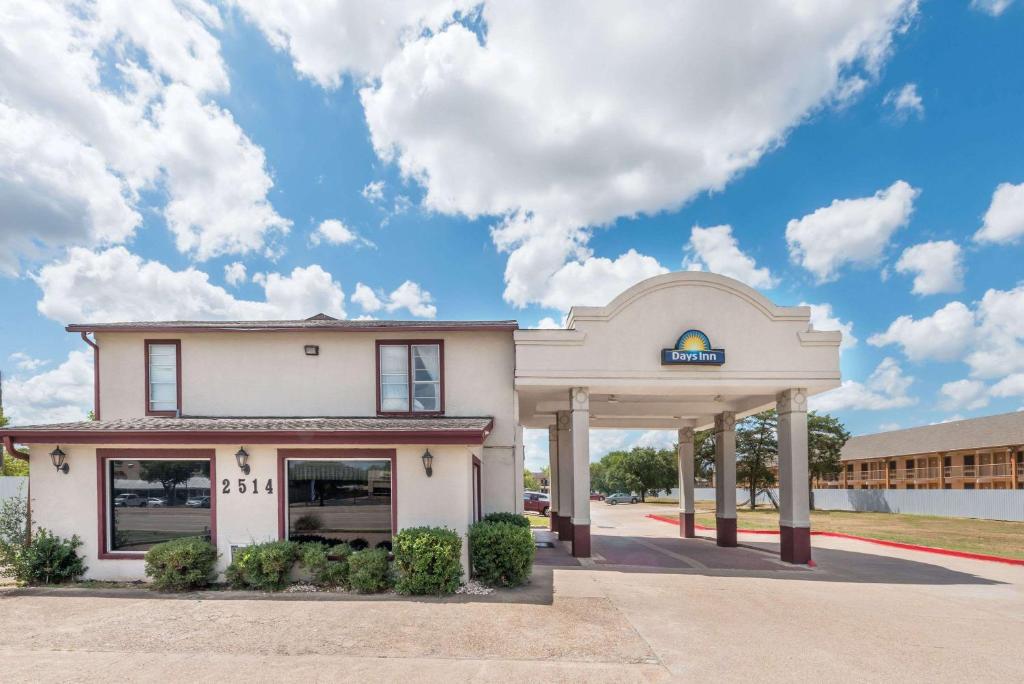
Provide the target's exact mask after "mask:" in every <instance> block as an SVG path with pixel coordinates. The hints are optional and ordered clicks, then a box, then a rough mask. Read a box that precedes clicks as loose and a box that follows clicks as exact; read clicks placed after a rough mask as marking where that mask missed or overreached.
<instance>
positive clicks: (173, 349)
mask: <svg viewBox="0 0 1024 684" xmlns="http://www.w3.org/2000/svg"><path fill="white" fill-rule="evenodd" d="M146 348H147V354H146V356H147V363H148V364H149V366H148V369H147V377H148V385H147V387H146V391H147V394H148V396H147V398H146V401H147V402H148V403H147V406H146V407H147V410H148V411H149V412H151V413H157V412H161V413H162V412H166V413H174V412H176V411H177V410H178V409H179V406H178V344H177V343H176V342H170V343H166V342H160V343H156V342H149V343H147V345H146Z"/></svg>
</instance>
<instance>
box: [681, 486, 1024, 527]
mask: <svg viewBox="0 0 1024 684" xmlns="http://www.w3.org/2000/svg"><path fill="white" fill-rule="evenodd" d="M772 494H774V495H775V500H776V501H778V497H779V491H778V490H777V489H773V490H772ZM664 498H666V499H675V500H676V501H678V500H679V490H678V489H673V490H672V492H671V494H669V495H668V496H666V497H664ZM693 498H694V500H696V501H714V500H715V490H714V489H712V488H710V487H698V488H696V489H694V490H693ZM749 500H750V494H749V493H748V492H747V490H746V489H737V490H736V501H737V502H738V503H742V502H744V501H749ZM757 503H759V504H767V503H769V501H768V497H767V496H765V494H764V493H762V494H760V495H758V497H757ZM814 507H815V508H818V509H821V510H823V511H871V512H876V513H910V514H913V515H939V516H945V517H950V518H982V519H986V520H1013V521H1019V522H1024V489H1016V490H1014V489H815V490H814Z"/></svg>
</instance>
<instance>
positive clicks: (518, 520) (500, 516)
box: [480, 513, 530, 529]
mask: <svg viewBox="0 0 1024 684" xmlns="http://www.w3.org/2000/svg"><path fill="white" fill-rule="evenodd" d="M480 522H486V523H508V524H510V525H518V526H519V527H525V528H526V529H530V520H529V518H527V517H526V516H525V515H523V514H521V513H488V514H487V515H485V516H484V519H483V520H481V521H480Z"/></svg>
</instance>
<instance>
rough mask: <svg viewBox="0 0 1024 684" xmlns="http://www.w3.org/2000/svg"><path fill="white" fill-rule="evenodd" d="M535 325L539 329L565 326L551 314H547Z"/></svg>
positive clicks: (555, 328) (556, 328)
mask: <svg viewBox="0 0 1024 684" xmlns="http://www.w3.org/2000/svg"><path fill="white" fill-rule="evenodd" d="M533 327H534V328H535V329H537V330H561V329H562V328H563V327H564V326H563V325H562V324H561V323H559V322H558V321H556V320H555V319H554V318H552V317H551V316H545V317H544V318H542V319H540V320H539V321H537V325H535V326H533Z"/></svg>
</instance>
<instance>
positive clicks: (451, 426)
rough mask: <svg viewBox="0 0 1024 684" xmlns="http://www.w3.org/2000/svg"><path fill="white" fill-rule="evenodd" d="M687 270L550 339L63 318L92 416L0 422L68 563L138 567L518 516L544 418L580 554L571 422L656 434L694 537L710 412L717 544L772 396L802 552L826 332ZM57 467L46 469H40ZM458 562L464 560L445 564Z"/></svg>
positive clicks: (733, 284)
mask: <svg viewBox="0 0 1024 684" xmlns="http://www.w3.org/2000/svg"><path fill="white" fill-rule="evenodd" d="M809 321H810V311H809V309H808V308H807V307H779V306H776V305H775V304H773V303H772V302H770V301H768V300H767V299H766V298H765V297H764V296H762V295H761V294H759V293H757V292H756V291H754V290H753V289H751V288H749V287H747V286H746V285H744V284H742V283H740V282H738V281H735V280H732V279H729V278H725V277H722V276H718V275H714V274H708V273H691V272H688V273H669V274H665V275H661V276H657V277H654V278H651V279H648V280H646V281H643V282H641V283H639V284H637V285H635V286H633V287H631V288H630V289H628V290H626V291H625V292H623V293H621V294H620V295H619V296H617V297H616V298H615V299H614V300H613V301H611V302H609V303H608V304H607V305H606V306H603V307H575V308H573V309H572V310H571V311H570V314H569V317H568V320H567V325H566V328H565V329H560V330H519V329H518V326H517V324H516V323H515V322H514V321H458V322H441V321H416V322H407V321H338V320H333V319H331V318H329V317H326V316H315V317H313V318H311V319H308V320H301V321H258V322H153V323H108V324H77V325H70V326H68V328H67V329H68V331H69V332H73V333H80V334H81V336H82V338H83V339H84V340H85V343H88V344H89V345H90V346H92V347H93V350H94V354H95V367H96V382H95V385H96V396H95V412H96V416H97V418H98V420H95V421H85V422H80V423H69V424H57V425H35V426H21V427H17V426H15V427H7V428H2V429H0V438H2V439H3V440H4V442H5V446H6V447H7V448H8V449H9V450H13V446H14V444H16V443H17V444H21V445H25V446H27V448H28V450H29V458H30V461H31V469H30V472H31V475H30V498H31V506H32V518H33V521H34V523H35V524H37V525H40V526H43V527H46V528H49V529H50V530H52V531H53V532H55V533H57V534H60V535H63V536H70V535H72V534H78V535H79V536H80V537H81V538H82V540H83V541H84V543H85V546H84V547H83V549H82V551H83V553H84V555H85V557H86V560H87V563H88V566H89V570H88V574H87V577H90V578H96V579H123V578H141V577H143V574H144V573H143V561H142V557H143V554H144V553H145V550H146V549H147V548H149V547H150V546H151V545H152V544H153V543H156V542H159V541H162V540H166V539H169V538H172V537H176V536H183V535H202V536H206V537H208V538H209V539H210V540H211V541H212V542H213V543H214V544H216V546H217V548H218V550H219V551H220V554H221V558H220V561H219V563H220V568H221V569H223V568H224V567H226V565H227V564H228V562H230V557H231V549H232V547H237V546H239V545H246V544H250V543H252V542H254V541H263V540H269V539H279V538H296V537H298V538H302V537H307V538H308V536H310V535H316V536H321V537H328V538H331V539H339V540H341V539H344V540H353V539H363V540H365V541H366V542H367V543H368V544H370V545H375V544H379V543H383V542H386V541H387V540H389V539H390V537H391V535H392V533H393V532H395V531H396V530H398V529H401V528H404V527H409V526H416V525H444V526H447V527H450V528H452V529H454V530H456V531H458V532H459V533H460V534H465V533H466V531H467V528H468V526H469V525H470V524H471V523H472V522H473V521H474V520H476V519H478V518H479V517H480V516H482V515H485V514H486V513H488V512H491V511H508V510H521V509H522V482H523V477H522V472H523V439H522V435H523V428H524V427H530V428H546V429H547V430H548V434H549V450H550V459H551V473H552V475H551V510H552V515H551V518H552V527H553V529H555V530H557V532H558V535H559V537H560V538H561V539H562V540H564V541H567V542H569V544H568V546H569V547H570V548H571V550H572V553H573V554H574V555H576V556H579V557H586V556H589V554H590V533H591V531H590V499H589V494H590V468H589V461H590V459H589V436H588V431H589V429H591V428H644V429H675V430H678V436H679V442H680V446H679V461H680V471H681V473H682V478H681V484H682V486H681V489H682V492H683V496H682V498H681V503H680V519H681V522H682V523H683V524H682V525H681V526H680V532H681V534H683V535H684V536H692V535H693V485H694V482H693V456H694V454H693V446H694V445H693V433H694V430H697V429H702V428H705V427H709V426H714V429H715V430H716V431H717V433H718V439H717V440H716V444H717V447H718V453H717V454H716V467H717V472H718V473H720V477H718V478H717V485H718V493H717V494H718V496H717V503H716V506H717V510H716V515H717V521H718V530H717V537H718V543H719V544H721V545H723V546H734V545H735V544H736V483H735V479H736V459H735V424H736V420H737V419H739V418H742V417H743V416H746V415H749V414H751V413H754V412H756V411H760V410H763V409H765V408H768V407H778V410H779V482H780V499H781V509H782V510H781V519H780V525H781V533H782V536H781V539H782V558H783V559H784V560H787V561H790V562H795V563H805V562H807V560H809V558H810V533H809V525H810V523H809V515H808V514H809V511H808V487H807V430H806V408H807V397H808V396H809V395H811V394H814V393H817V392H823V391H825V390H828V389H831V388H834V387H837V386H838V385H839V382H840V376H839V342H840V334H839V333H838V332H833V331H815V330H813V329H812V328H811V326H810V322H809ZM55 466H59V467H55ZM463 560H464V562H465V561H466V558H465V554H464V558H463Z"/></svg>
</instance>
